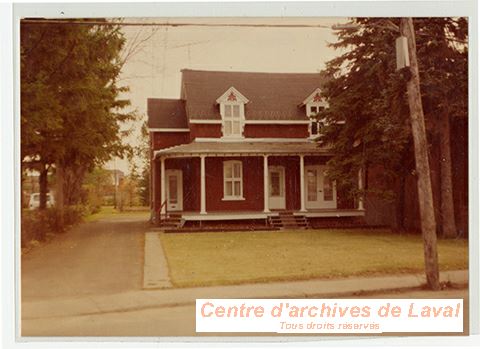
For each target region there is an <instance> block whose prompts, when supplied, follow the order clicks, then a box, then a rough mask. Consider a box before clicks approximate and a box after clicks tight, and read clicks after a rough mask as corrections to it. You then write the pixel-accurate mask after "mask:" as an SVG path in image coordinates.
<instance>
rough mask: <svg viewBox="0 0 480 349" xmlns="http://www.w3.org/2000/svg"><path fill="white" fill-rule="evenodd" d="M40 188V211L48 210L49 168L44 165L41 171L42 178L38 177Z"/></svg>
mask: <svg viewBox="0 0 480 349" xmlns="http://www.w3.org/2000/svg"><path fill="white" fill-rule="evenodd" d="M38 186H39V191H40V204H39V207H38V208H39V209H40V210H44V209H46V208H47V193H48V168H47V167H46V166H45V164H42V166H41V169H40V176H39V177H38Z"/></svg>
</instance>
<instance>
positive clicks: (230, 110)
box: [216, 86, 249, 138]
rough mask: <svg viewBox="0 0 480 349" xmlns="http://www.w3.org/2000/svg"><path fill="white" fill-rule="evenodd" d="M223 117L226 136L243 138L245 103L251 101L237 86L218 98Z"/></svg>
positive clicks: (224, 135) (223, 128)
mask: <svg viewBox="0 0 480 349" xmlns="http://www.w3.org/2000/svg"><path fill="white" fill-rule="evenodd" d="M216 102H217V103H218V104H219V105H220V115H221V117H222V133H223V137H225V138H243V124H244V121H245V104H247V103H248V102H249V101H248V99H247V98H246V97H245V96H244V95H242V94H241V93H240V92H239V91H237V89H235V87H233V86H232V87H230V88H229V89H228V90H227V91H225V93H224V94H223V95H221V96H220V97H218V98H217V100H216Z"/></svg>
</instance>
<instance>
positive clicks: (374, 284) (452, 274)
mask: <svg viewBox="0 0 480 349" xmlns="http://www.w3.org/2000/svg"><path fill="white" fill-rule="evenodd" d="M440 279H441V281H442V282H446V281H450V282H452V283H455V284H466V283H467V282H468V271H466V270H459V271H448V272H441V273H440ZM424 284H425V276H424V275H423V274H418V275H403V276H387V277H369V278H348V279H341V280H311V281H296V282H275V283H273V282H272V283H266V284H247V285H235V286H216V287H196V288H177V289H164V290H151V291H147V290H144V291H128V292H123V293H118V294H112V295H99V296H83V297H78V298H70V299H63V300H62V299H55V300H53V299H50V300H48V301H47V300H45V301H35V302H24V303H22V306H21V311H22V319H23V320H29V319H41V318H51V317H68V316H78V315H93V314H101V313H115V312H127V311H133V310H142V309H149V308H161V307H173V306H178V305H187V304H195V299H197V298H204V299H211V298H334V297H338V296H342V295H343V296H348V295H352V294H355V293H359V292H368V291H381V290H393V289H402V288H414V287H420V286H422V285H424Z"/></svg>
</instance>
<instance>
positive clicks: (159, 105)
mask: <svg viewBox="0 0 480 349" xmlns="http://www.w3.org/2000/svg"><path fill="white" fill-rule="evenodd" d="M147 114H148V127H149V128H187V127H188V122H187V116H186V114H185V102H184V101H182V100H180V99H164V98H149V99H148V100H147Z"/></svg>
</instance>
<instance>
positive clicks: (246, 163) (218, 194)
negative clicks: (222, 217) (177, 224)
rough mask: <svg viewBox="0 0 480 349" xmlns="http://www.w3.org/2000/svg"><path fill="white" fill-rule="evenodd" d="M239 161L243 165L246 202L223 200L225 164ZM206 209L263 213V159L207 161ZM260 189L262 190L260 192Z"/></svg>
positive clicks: (235, 158) (210, 159)
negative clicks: (225, 162)
mask: <svg viewBox="0 0 480 349" xmlns="http://www.w3.org/2000/svg"><path fill="white" fill-rule="evenodd" d="M228 160H239V161H242V164H243V196H244V198H245V200H238V201H227V200H222V199H223V162H224V161H228ZM205 167H206V169H205V177H206V178H205V187H206V192H207V197H206V209H207V212H209V211H210V212H212V211H263V176H259V175H258V174H259V173H263V159H262V158H260V157H248V158H241V157H228V158H206V159H205ZM260 188H262V189H261V190H260Z"/></svg>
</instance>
